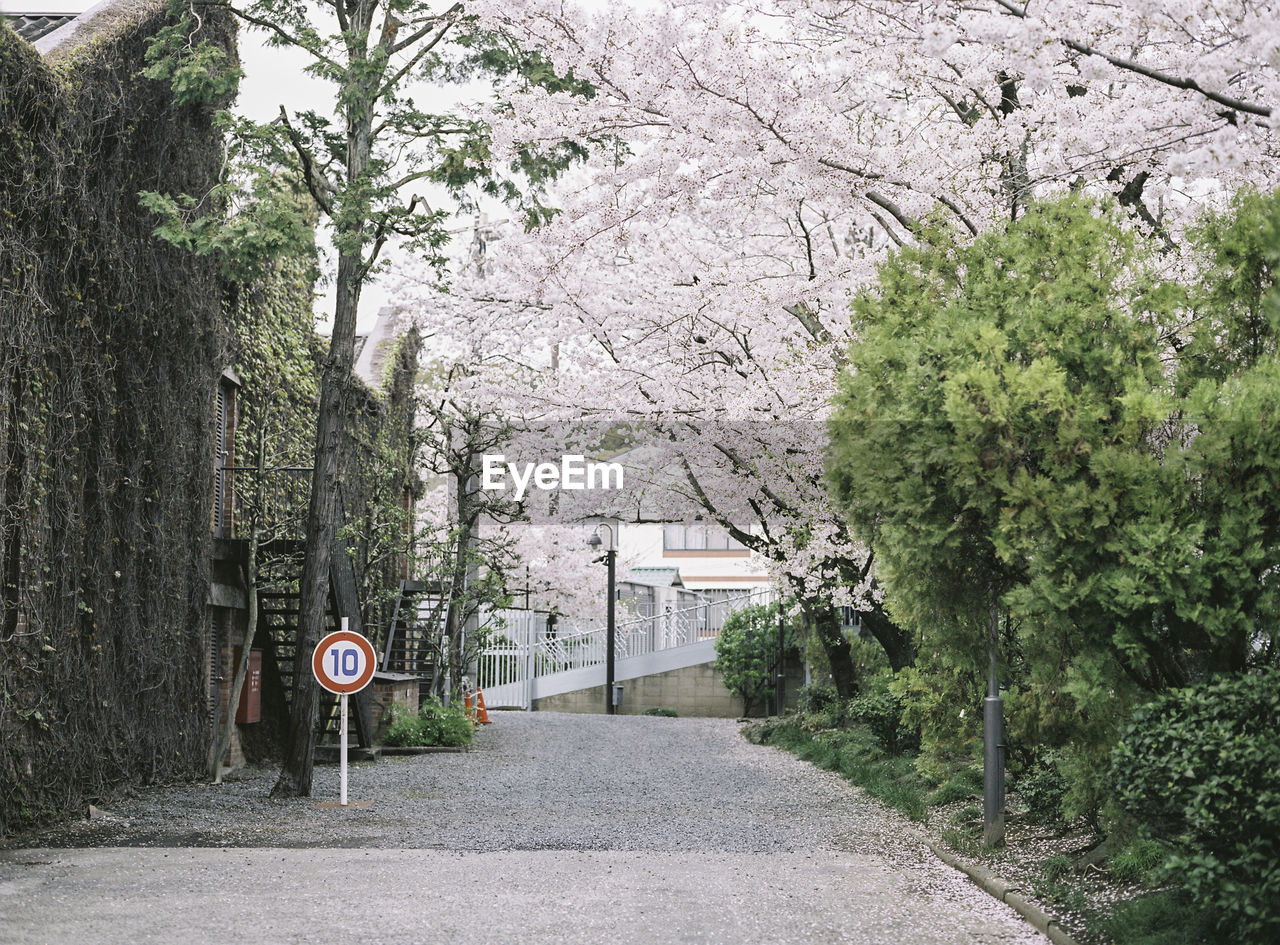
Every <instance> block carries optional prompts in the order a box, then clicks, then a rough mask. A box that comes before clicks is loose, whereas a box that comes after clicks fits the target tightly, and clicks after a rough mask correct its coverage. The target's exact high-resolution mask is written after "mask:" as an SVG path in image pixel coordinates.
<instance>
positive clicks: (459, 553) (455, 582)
mask: <svg viewBox="0 0 1280 945" xmlns="http://www.w3.org/2000/svg"><path fill="white" fill-rule="evenodd" d="M455 479H456V482H457V487H458V495H457V503H456V508H457V516H458V519H457V521H458V538H457V544H456V545H455V546H454V550H453V567H452V571H451V573H450V575H449V605H448V610H447V611H446V617H445V650H446V653H447V657H448V661H449V693H448V695H449V701H450V702H456V701H460V700H461V699H462V672H463V668H464V667H463V665H462V633H463V630H464V629H465V625H466V608H465V606H464V605H465V603H466V595H467V578H468V576H469V568H468V564H469V558H470V554H471V541H472V538H473V534H474V526H475V515H474V513H473V511H472V508H471V504H472V503H471V494H470V491H469V487H470V480H471V471H470V469H469V468H468V469H467V471H466V472H464V473H462V474H461V475H459V474H457V473H455Z"/></svg>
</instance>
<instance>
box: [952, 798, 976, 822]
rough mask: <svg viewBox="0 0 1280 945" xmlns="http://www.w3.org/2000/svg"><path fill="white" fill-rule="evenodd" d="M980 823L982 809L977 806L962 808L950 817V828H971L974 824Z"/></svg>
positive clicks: (971, 805)
mask: <svg viewBox="0 0 1280 945" xmlns="http://www.w3.org/2000/svg"><path fill="white" fill-rule="evenodd" d="M981 821H982V808H981V807H979V806H978V805H977V804H970V805H969V806H968V807H962V808H960V809H959V810H958V811H956V812H955V813H954V814H952V815H951V826H953V827H971V826H973V825H974V824H975V823H981Z"/></svg>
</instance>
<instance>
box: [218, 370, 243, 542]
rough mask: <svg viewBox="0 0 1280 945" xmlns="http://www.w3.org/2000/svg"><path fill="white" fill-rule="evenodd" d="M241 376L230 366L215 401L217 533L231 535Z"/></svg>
mask: <svg viewBox="0 0 1280 945" xmlns="http://www.w3.org/2000/svg"><path fill="white" fill-rule="evenodd" d="M239 386H240V381H239V379H238V378H237V377H236V376H235V374H234V373H233V372H232V371H230V370H228V371H224V372H223V374H222V377H220V378H218V393H217V398H216V399H215V401H214V466H213V537H214V538H231V537H232V535H233V534H234V531H233V524H234V523H233V521H232V512H233V507H234V504H235V488H234V485H235V484H234V481H233V474H232V467H234V466H235V456H236V454H235V446H236V389H237V388H238V387H239Z"/></svg>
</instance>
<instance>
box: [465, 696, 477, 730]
mask: <svg viewBox="0 0 1280 945" xmlns="http://www.w3.org/2000/svg"><path fill="white" fill-rule="evenodd" d="M462 711H463V712H464V713H466V716H467V718H468V719H470V720H471V727H472V728H475V727H476V707H475V705H474V703H472V701H471V690H470V689H467V690H465V691H464V692H463V693H462Z"/></svg>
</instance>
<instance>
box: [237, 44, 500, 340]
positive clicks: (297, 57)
mask: <svg viewBox="0 0 1280 945" xmlns="http://www.w3.org/2000/svg"><path fill="white" fill-rule="evenodd" d="M265 38H266V34H265V33H264V32H263V31H261V30H250V29H247V28H244V27H243V26H242V28H241V30H240V63H241V68H242V69H243V70H244V73H245V75H244V79H243V81H242V82H241V85H240V97H239V99H238V100H237V102H236V106H235V110H236V111H237V112H238V113H240V114H242V115H244V116H245V117H247V118H251V119H253V120H254V121H259V122H268V121H271V120H272V119H274V118H275V117H276V116H278V115H279V113H280V106H281V105H282V104H283V105H285V106H286V107H287V108H288V109H289V111H290V112H291V113H292V112H294V111H298V110H307V109H310V110H313V111H316V112H319V113H321V114H325V113H328V114H333V112H334V108H335V106H334V96H333V87H332V85H330V84H329V83H327V82H324V81H322V80H319V79H316V78H314V77H312V76H309V75H307V74H306V73H305V72H304V71H303V70H304V68H305V67H306V65H307V63H308V62H309V57H308V56H307V54H306V53H304V52H302V51H301V50H298V49H293V48H288V47H269V46H266V45H265ZM486 93H487V86H486V85H485V84H484V83H477V85H476V86H473V87H471V88H465V87H464V88H463V89H462V90H461V91H459V90H456V89H434V88H430V87H423V88H421V89H418V90H415V92H414V98H415V100H416V101H417V103H418V105H419V106H420V107H424V108H427V109H436V110H440V111H447V110H449V109H450V108H451V107H452V106H453V105H454V104H456V102H457V101H458V97H459V96H460V95H462V96H468V97H469V98H471V99H472V100H474V99H475V98H476V97H478V96H481V95H484V94H486ZM421 189H422V187H421V185H419V190H421ZM428 196H429V197H430V196H431V195H430V194H428ZM459 225H460V226H461V225H464V221H460V222H459ZM322 243H323V244H324V245H325V246H328V245H329V241H328V239H327V238H324V237H322ZM392 258H393V261H394V257H392ZM330 261H331V262H332V257H331V258H330ZM328 268H329V267H327V266H326V267H322V271H325V270H326V269H328ZM320 292H321V293H322V294H321V296H320V297H319V298H318V299H317V300H316V306H315V312H316V320H317V326H318V328H319V330H320V331H322V332H325V333H328V331H329V329H330V326H331V325H332V323H333V305H334V294H333V287H332V285H325V286H321V287H320ZM386 302H387V289H386V287H385V286H384V285H382V284H380V283H379V282H378V281H377V279H375V280H374V281H373V282H371V283H370V284H367V285H366V286H365V289H364V292H363V293H362V295H361V300H360V318H359V322H358V324H357V326H356V330H357V331H358V332H368V331H369V330H370V329H371V328H372V327H373V322H374V319H375V318H376V316H377V314H378V309H380V308H381V307H382V306H383V305H384V304H385V303H386Z"/></svg>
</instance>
